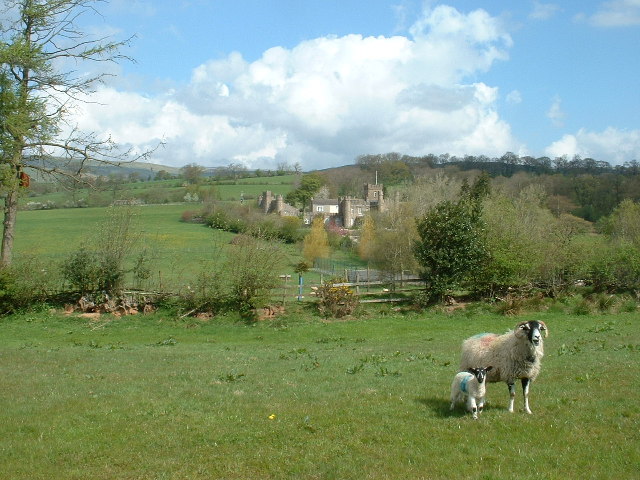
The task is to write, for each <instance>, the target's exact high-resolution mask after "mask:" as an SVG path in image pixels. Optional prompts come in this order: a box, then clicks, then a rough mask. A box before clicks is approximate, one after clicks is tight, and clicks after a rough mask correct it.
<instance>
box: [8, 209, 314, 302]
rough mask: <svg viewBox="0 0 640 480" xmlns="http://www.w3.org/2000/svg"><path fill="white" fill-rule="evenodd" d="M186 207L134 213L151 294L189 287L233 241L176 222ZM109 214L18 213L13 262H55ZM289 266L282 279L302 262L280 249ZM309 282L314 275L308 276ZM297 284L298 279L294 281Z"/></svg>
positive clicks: (290, 249) (289, 248)
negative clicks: (145, 255)
mask: <svg viewBox="0 0 640 480" xmlns="http://www.w3.org/2000/svg"><path fill="white" fill-rule="evenodd" d="M193 208H194V207H193V206H192V205H189V204H176V205H146V206H140V207H135V208H134V210H133V211H134V215H135V218H134V224H135V234H136V235H138V236H139V240H138V242H137V247H136V250H137V251H139V250H141V249H146V251H147V253H148V256H149V258H150V259H151V266H152V272H153V274H152V278H151V279H150V281H149V283H150V284H151V286H152V287H153V288H162V289H166V290H167V291H172V290H173V291H175V289H176V288H180V286H182V285H184V284H185V283H186V282H189V281H190V279H192V278H193V277H194V276H195V275H196V273H197V272H198V271H199V270H200V269H202V268H203V264H204V263H206V262H207V261H209V260H211V259H213V258H214V257H216V256H219V255H221V249H222V248H223V247H224V246H226V244H228V243H229V242H230V241H231V239H232V238H233V237H234V236H235V235H234V234H232V233H228V232H221V231H218V230H213V229H211V228H207V227H205V226H204V225H200V224H191V223H184V222H181V221H180V217H181V215H182V213H183V212H184V211H186V210H190V209H193ZM107 210H108V208H74V209H57V210H36V211H21V212H20V213H19V216H18V222H17V226H16V240H15V258H16V260H17V261H19V260H20V259H21V258H26V257H36V258H39V259H41V260H51V261H53V262H60V261H62V260H63V259H64V258H66V257H67V256H68V255H69V253H70V252H72V251H73V250H74V249H77V248H79V247H80V246H81V245H82V244H83V242H86V241H87V240H89V239H90V238H91V237H92V236H94V235H96V234H102V233H103V230H101V227H100V224H101V222H104V221H105V219H106V218H107ZM283 249H284V250H285V252H286V254H287V257H288V258H289V259H290V262H289V264H288V265H287V266H286V267H285V268H284V269H283V272H282V274H291V275H292V274H293V273H294V272H293V270H294V266H295V265H296V264H297V263H298V262H300V261H301V256H300V255H301V254H300V251H299V249H298V247H296V246H294V245H284V246H283ZM309 276H310V278H315V277H317V275H315V276H314V275H313V274H311V273H310V274H309ZM296 278H297V277H296Z"/></svg>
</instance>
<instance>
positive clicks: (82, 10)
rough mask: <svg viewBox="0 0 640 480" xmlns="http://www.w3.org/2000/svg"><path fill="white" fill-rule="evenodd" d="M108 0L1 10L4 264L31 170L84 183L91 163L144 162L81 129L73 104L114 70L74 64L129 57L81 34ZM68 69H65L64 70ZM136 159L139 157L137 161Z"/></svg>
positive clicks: (31, 2)
mask: <svg viewBox="0 0 640 480" xmlns="http://www.w3.org/2000/svg"><path fill="white" fill-rule="evenodd" d="M100 3H103V0H6V1H4V2H3V5H4V8H3V10H2V12H0V18H1V19H2V24H0V140H1V143H0V171H1V173H0V182H1V183H0V185H1V187H2V190H3V193H4V221H3V232H2V250H1V254H0V264H1V265H4V266H6V265H9V264H10V263H11V257H12V250H13V240H14V232H15V222H16V216H17V211H18V198H19V194H20V189H21V188H23V187H25V186H27V185H28V176H27V174H26V172H25V169H27V168H28V169H30V171H33V170H37V171H39V172H40V173H41V174H48V175H52V176H54V177H55V178H57V179H60V178H62V177H72V178H75V179H77V180H79V181H83V175H82V174H83V171H84V170H85V169H86V166H87V165H88V164H89V163H91V162H94V161H95V162H99V163H103V164H111V165H120V164H122V163H124V162H132V161H136V160H141V157H146V156H147V155H148V154H149V153H150V152H146V153H144V154H142V155H137V156H135V157H134V156H132V155H131V153H132V152H130V151H123V150H122V149H121V148H119V147H118V145H116V144H115V143H114V142H113V141H112V139H111V138H103V137H101V136H99V135H98V134H96V133H86V132H82V131H80V130H79V129H78V128H77V127H76V126H74V125H73V124H72V123H71V119H72V117H71V113H72V107H74V105H77V104H78V102H83V101H84V102H87V100H84V99H86V98H89V97H88V94H90V93H92V91H93V89H94V88H95V86H96V85H97V84H98V83H99V82H101V81H102V80H104V78H105V77H106V76H107V75H108V73H105V71H102V72H99V73H96V74H95V75H86V73H85V72H84V71H83V72H78V71H75V70H73V69H72V68H73V67H72V65H82V64H85V63H92V64H98V63H101V62H107V63H112V62H114V63H118V62H119V61H121V60H128V57H126V56H124V55H122V54H120V53H119V52H120V49H121V48H122V47H124V46H125V45H127V44H128V42H129V39H127V40H124V41H113V40H111V39H110V38H108V37H92V36H90V35H88V34H86V33H85V32H83V31H81V30H80V28H79V27H78V22H79V19H80V17H81V16H83V15H85V14H88V13H94V12H95V11H96V6H97V5H98V4H100ZM60 67H62V68H60ZM132 157H134V158H132Z"/></svg>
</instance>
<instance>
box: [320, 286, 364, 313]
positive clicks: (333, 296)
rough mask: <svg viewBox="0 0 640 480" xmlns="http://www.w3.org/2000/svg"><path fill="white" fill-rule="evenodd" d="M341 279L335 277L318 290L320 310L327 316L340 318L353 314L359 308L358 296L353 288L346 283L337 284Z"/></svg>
mask: <svg viewBox="0 0 640 480" xmlns="http://www.w3.org/2000/svg"><path fill="white" fill-rule="evenodd" d="M338 283H340V279H334V280H332V281H330V282H328V283H325V284H324V285H321V286H320V287H319V288H318V290H317V295H318V298H319V301H318V310H319V311H320V313H321V314H322V315H324V316H326V317H334V318H340V317H344V316H346V315H351V314H353V313H354V312H355V311H356V309H357V308H358V305H359V301H358V297H357V296H356V295H355V294H354V292H353V290H351V289H350V288H349V287H347V286H344V285H337V284H338Z"/></svg>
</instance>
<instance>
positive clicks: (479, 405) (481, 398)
mask: <svg viewBox="0 0 640 480" xmlns="http://www.w3.org/2000/svg"><path fill="white" fill-rule="evenodd" d="M483 408H484V397H480V401H479V402H478V414H481V413H482V409H483Z"/></svg>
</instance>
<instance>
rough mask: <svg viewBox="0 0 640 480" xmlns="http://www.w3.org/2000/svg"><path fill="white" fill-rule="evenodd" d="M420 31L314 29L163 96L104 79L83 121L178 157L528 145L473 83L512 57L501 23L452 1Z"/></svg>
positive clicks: (493, 150) (493, 151) (198, 73)
mask: <svg viewBox="0 0 640 480" xmlns="http://www.w3.org/2000/svg"><path fill="white" fill-rule="evenodd" d="M409 31H410V35H408V36H400V35H398V36H393V37H384V36H379V37H363V36H361V35H355V34H353V35H346V36H342V37H334V36H330V37H321V38H315V39H311V40H307V41H304V42H302V43H300V44H298V45H297V46H295V47H294V48H291V49H287V48H283V47H277V46H276V47H273V48H271V49H269V50H267V51H265V52H264V53H263V55H262V57H261V58H259V59H258V60H256V61H254V62H248V61H246V60H245V59H244V58H243V57H242V55H241V54H240V53H237V52H236V53H231V54H229V55H228V56H227V57H226V58H222V59H217V60H211V61H208V62H206V63H203V64H202V65H199V66H198V67H196V68H195V69H194V70H193V73H192V77H191V80H190V82H189V84H188V85H186V86H184V87H181V88H177V89H175V90H172V91H167V92H165V93H164V94H162V95H157V96H153V97H143V96H142V95H140V94H136V93H132V92H122V91H118V90H115V89H113V88H104V89H102V90H100V91H99V92H98V93H97V96H96V98H94V99H97V100H98V102H100V103H101V104H104V105H106V106H107V107H102V106H101V105H99V104H95V103H92V104H89V105H85V106H84V107H83V111H82V114H81V115H79V117H78V118H79V120H78V121H79V123H80V125H81V126H83V127H87V128H89V127H90V128H92V129H93V130H95V131H101V132H105V133H109V134H111V135H112V137H113V138H114V140H116V141H117V142H120V143H122V144H124V145H127V146H134V147H135V148H138V149H142V148H143V147H144V146H148V145H153V144H155V143H157V142H159V141H164V143H165V148H163V149H160V150H158V152H157V153H156V154H155V155H154V158H153V160H152V161H154V162H157V163H163V164H167V165H177V166H179V165H184V164H185V163H190V162H197V163H199V164H201V165H206V166H215V165H224V164H228V163H230V162H242V163H243V164H245V165H246V166H247V167H249V168H257V167H259V168H273V167H275V165H276V164H277V163H280V162H282V161H286V162H290V163H295V162H300V164H301V165H302V166H303V168H305V169H313V168H323V167H329V166H334V165H341V164H346V163H351V162H352V161H353V159H354V158H355V157H356V156H357V155H359V154H362V153H370V152H389V151H399V152H403V153H407V154H413V155H421V154H427V153H442V152H448V153H451V154H457V155H462V154H466V153H469V154H486V155H501V154H503V153H504V152H505V151H508V150H510V151H518V150H519V149H520V148H521V145H519V144H518V143H517V142H516V140H515V139H514V138H513V136H512V134H511V130H510V127H509V125H508V124H507V123H505V122H504V121H503V120H501V118H500V117H499V115H498V114H497V112H496V101H497V98H498V91H497V89H496V88H494V87H491V86H489V85H485V84H484V83H481V82H470V81H469V79H471V78H473V77H474V76H475V75H476V74H477V73H478V72H483V71H487V70H488V69H490V68H491V66H492V65H493V64H494V63H495V62H496V61H500V60H506V59H507V58H508V49H509V47H510V46H511V44H512V41H511V38H510V36H509V35H508V34H507V33H506V31H505V29H504V28H503V27H502V25H501V24H500V22H499V20H498V19H496V18H494V17H491V16H490V15H489V14H488V13H487V12H486V11H484V10H475V11H472V12H470V13H461V12H459V11H458V10H456V9H454V8H452V7H448V6H444V5H441V6H437V7H435V8H428V7H427V8H425V10H424V11H423V12H422V15H421V16H420V18H419V19H418V20H417V21H416V22H415V23H414V24H413V26H412V27H411V28H410V29H409Z"/></svg>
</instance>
